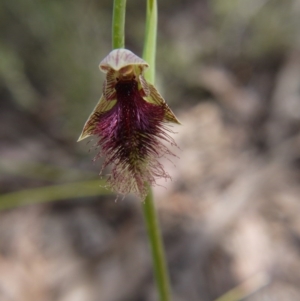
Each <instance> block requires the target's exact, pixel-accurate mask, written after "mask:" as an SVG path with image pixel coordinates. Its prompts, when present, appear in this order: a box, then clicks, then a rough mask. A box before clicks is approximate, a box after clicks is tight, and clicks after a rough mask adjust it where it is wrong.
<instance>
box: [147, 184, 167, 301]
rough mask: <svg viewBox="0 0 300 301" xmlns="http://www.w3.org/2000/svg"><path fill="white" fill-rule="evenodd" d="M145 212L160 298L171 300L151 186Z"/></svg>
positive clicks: (161, 300)
mask: <svg viewBox="0 0 300 301" xmlns="http://www.w3.org/2000/svg"><path fill="white" fill-rule="evenodd" d="M143 213H144V218H145V222H146V227H147V232H148V238H149V243H150V246H151V252H152V260H153V265H154V275H155V279H156V284H157V287H158V291H159V297H160V298H159V300H160V301H169V300H171V294H170V285H169V283H170V281H169V274H168V269H167V264H166V259H165V252H164V247H163V242H162V237H161V233H160V227H159V222H158V218H157V214H156V210H155V206H154V201H153V193H152V189H151V187H149V193H148V195H147V197H146V199H145V203H144V204H143Z"/></svg>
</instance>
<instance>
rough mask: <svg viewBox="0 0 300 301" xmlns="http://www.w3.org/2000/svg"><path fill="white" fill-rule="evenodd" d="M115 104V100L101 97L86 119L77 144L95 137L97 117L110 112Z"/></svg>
mask: <svg viewBox="0 0 300 301" xmlns="http://www.w3.org/2000/svg"><path fill="white" fill-rule="evenodd" d="M115 104H116V100H110V101H108V100H106V99H105V97H104V96H103V95H102V96H101V98H100V100H99V102H98V104H97V105H96V107H95V109H94V110H93V112H92V113H91V115H90V116H89V118H88V119H87V121H86V122H85V124H84V127H83V130H82V132H81V134H80V136H79V138H78V140H77V142H79V141H81V140H83V139H85V138H87V137H89V136H92V135H95V134H96V133H95V128H96V126H97V123H98V119H99V115H100V114H101V113H103V112H106V111H108V110H110V109H111V108H112V107H113V106H114V105H115Z"/></svg>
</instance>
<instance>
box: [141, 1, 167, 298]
mask: <svg viewBox="0 0 300 301" xmlns="http://www.w3.org/2000/svg"><path fill="white" fill-rule="evenodd" d="M156 33H157V3H156V0H147V13H146V33H145V43H144V53H143V58H144V60H145V61H146V62H147V63H148V64H149V66H150V68H149V70H147V72H146V73H145V78H146V80H147V81H149V82H151V83H152V84H154V81H155V57H156ZM143 213H144V217H145V222H146V226H147V232H148V238H149V243H150V246H151V252H152V260H153V266H154V275H155V279H156V284H157V287H158V291H159V297H160V298H159V300H160V301H169V300H171V292H170V284H169V283H170V281H169V274H168V269H167V264H166V257H165V252H164V247H163V242H162V237H161V233H160V227H159V222H158V218H157V214H156V210H155V206H154V200H153V193H152V189H151V187H149V192H148V195H147V197H146V199H145V203H144V204H143Z"/></svg>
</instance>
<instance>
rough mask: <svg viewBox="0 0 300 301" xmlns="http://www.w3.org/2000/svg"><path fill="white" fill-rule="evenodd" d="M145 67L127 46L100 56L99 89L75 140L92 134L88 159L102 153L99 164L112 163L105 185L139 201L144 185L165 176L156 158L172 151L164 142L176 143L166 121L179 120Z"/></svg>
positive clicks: (97, 156)
mask: <svg viewBox="0 0 300 301" xmlns="http://www.w3.org/2000/svg"><path fill="white" fill-rule="evenodd" d="M148 67H149V65H148V64H147V62H145V61H144V60H143V59H141V58H140V57H138V56H136V55H135V54H134V53H132V52H131V51H129V50H127V49H115V50H113V51H111V52H110V53H109V54H108V56H106V57H105V58H104V59H103V60H102V61H101V63H100V65H99V68H100V70H101V71H102V72H104V73H105V74H106V79H105V81H104V84H103V94H102V96H101V98H100V101H99V102H98V104H97V105H96V107H95V109H94V111H93V112H92V114H91V115H90V116H89V118H88V120H87V121H86V123H85V125H84V127H83V130H82V133H81V135H80V137H79V139H78V141H80V140H82V139H85V138H87V137H89V136H92V135H93V136H96V137H97V144H96V145H97V146H99V149H100V151H99V153H98V154H97V155H96V157H95V158H94V160H96V159H97V158H99V157H104V163H103V168H104V167H106V166H108V165H111V166H112V170H111V174H110V175H109V177H108V184H109V186H110V187H111V188H112V189H113V190H114V191H116V192H117V193H121V194H125V195H126V194H128V193H135V194H136V195H138V196H139V197H140V198H141V199H142V200H143V199H144V198H145V196H146V194H147V190H148V185H154V184H155V183H156V179H158V178H166V179H167V178H170V176H169V175H168V173H167V172H165V170H164V168H163V166H162V164H161V163H160V162H159V159H160V158H161V157H164V156H166V155H173V153H172V152H171V151H170V150H169V149H168V148H167V147H166V146H165V143H166V142H167V143H170V144H171V145H176V143H175V142H174V140H173V139H172V138H171V137H170V135H169V134H168V132H170V129H168V127H167V124H168V123H170V122H171V123H177V124H179V121H178V119H177V118H176V117H175V115H174V113H173V112H172V111H171V109H170V108H169V106H168V105H167V104H166V102H165V100H164V99H163V98H162V96H161V95H160V94H159V92H158V91H157V90H156V88H155V87H154V86H153V85H152V84H150V83H148V82H147V81H146V80H145V78H144V76H143V73H144V71H145V70H146V69H147V68H148ZM103 168H102V169H103Z"/></svg>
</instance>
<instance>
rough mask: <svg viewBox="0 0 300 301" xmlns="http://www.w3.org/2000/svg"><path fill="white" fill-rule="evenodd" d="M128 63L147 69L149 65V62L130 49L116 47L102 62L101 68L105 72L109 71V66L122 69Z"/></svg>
mask: <svg viewBox="0 0 300 301" xmlns="http://www.w3.org/2000/svg"><path fill="white" fill-rule="evenodd" d="M128 65H138V66H141V67H142V70H145V69H147V68H148V67H149V65H148V63H147V62H145V61H144V60H143V59H141V58H140V57H138V56H137V55H135V54H134V53H133V52H131V51H130V50H128V49H123V48H122V49H115V50H113V51H111V52H110V53H109V54H108V56H106V57H105V58H104V59H103V60H102V61H101V63H100V65H99V68H100V70H101V71H103V72H104V73H107V70H108V68H110V69H113V70H116V71H118V70H120V69H121V68H123V67H125V66H128Z"/></svg>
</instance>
